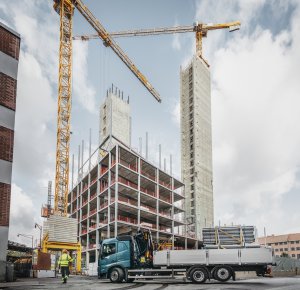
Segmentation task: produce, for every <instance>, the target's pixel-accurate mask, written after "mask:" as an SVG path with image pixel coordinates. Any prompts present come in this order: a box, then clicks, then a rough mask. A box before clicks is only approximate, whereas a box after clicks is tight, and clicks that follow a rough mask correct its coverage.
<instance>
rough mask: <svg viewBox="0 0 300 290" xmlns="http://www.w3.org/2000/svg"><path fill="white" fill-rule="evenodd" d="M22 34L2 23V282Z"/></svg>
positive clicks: (0, 40)
mask: <svg viewBox="0 0 300 290" xmlns="http://www.w3.org/2000/svg"><path fill="white" fill-rule="evenodd" d="M19 51H20V35H19V34H18V33H17V32H15V31H13V30H12V29H11V28H9V27H7V26H6V25H4V24H3V23H1V22H0V281H4V279H5V273H6V254H7V244H8V230H9V214H10V199H11V198H10V196H11V176H12V165H13V147H14V127H15V110H16V96H17V74H18V63H19Z"/></svg>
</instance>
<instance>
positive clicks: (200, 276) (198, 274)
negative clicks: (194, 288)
mask: <svg viewBox="0 0 300 290" xmlns="http://www.w3.org/2000/svg"><path fill="white" fill-rule="evenodd" d="M190 278H191V280H192V282H193V283H198V284H200V283H204V282H205V281H206V280H207V272H206V271H205V269H203V268H195V269H193V270H192V272H191V274H190Z"/></svg>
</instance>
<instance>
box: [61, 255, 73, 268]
mask: <svg viewBox="0 0 300 290" xmlns="http://www.w3.org/2000/svg"><path fill="white" fill-rule="evenodd" d="M72 261H73V259H72V258H71V257H70V256H69V255H68V254H62V255H61V256H60V258H59V261H58V265H60V266H61V267H67V266H69V262H72Z"/></svg>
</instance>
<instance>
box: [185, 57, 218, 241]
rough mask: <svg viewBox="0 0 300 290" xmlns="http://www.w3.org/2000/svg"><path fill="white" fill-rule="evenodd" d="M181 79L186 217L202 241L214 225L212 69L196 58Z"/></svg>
mask: <svg viewBox="0 0 300 290" xmlns="http://www.w3.org/2000/svg"><path fill="white" fill-rule="evenodd" d="M180 78H181V80H180V85H181V101H180V104H181V166H182V179H183V183H184V184H185V198H186V200H185V202H186V203H185V210H186V215H187V219H188V220H189V221H190V222H191V223H192V224H191V225H190V226H189V227H188V229H187V231H188V234H194V233H195V234H196V236H197V238H199V239H201V238H202V229H203V228H204V227H213V225H214V210H213V175H212V136H211V92H210V91H211V89H210V71H209V67H208V65H207V63H206V62H205V61H203V60H202V59H201V58H199V57H198V56H194V57H193V59H192V61H191V63H190V64H189V65H188V66H187V67H186V68H184V69H181V72H180Z"/></svg>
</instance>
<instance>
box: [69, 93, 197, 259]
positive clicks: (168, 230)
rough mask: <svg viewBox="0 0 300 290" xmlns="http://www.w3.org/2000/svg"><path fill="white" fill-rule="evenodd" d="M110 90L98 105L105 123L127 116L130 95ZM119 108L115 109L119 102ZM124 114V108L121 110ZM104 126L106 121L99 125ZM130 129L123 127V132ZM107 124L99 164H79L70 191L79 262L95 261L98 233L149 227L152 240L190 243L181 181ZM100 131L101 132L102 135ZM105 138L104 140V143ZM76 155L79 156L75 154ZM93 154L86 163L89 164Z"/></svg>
mask: <svg viewBox="0 0 300 290" xmlns="http://www.w3.org/2000/svg"><path fill="white" fill-rule="evenodd" d="M118 98H119V97H118V96H116V94H115V93H114V92H112V91H111V92H109V94H108V96H107V98H106V100H105V103H104V105H102V106H101V108H102V113H101V118H100V119H101V120H103V118H105V119H106V121H105V122H106V124H107V127H108V128H114V126H111V125H109V124H108V123H109V122H111V121H112V120H113V118H111V116H112V115H114V114H118V113H120V112H123V113H122V114H121V115H119V116H118V120H119V121H122V120H121V119H122V118H124V119H125V124H126V120H129V119H130V118H128V114H129V112H130V111H129V110H126V109H124V106H125V107H126V106H129V104H128V101H125V100H123V101H122V100H121V103H120V99H118ZM119 103H120V104H121V107H123V109H121V110H119V109H118V108H117V104H119ZM106 106H110V107H111V108H115V110H110V112H112V114H111V115H110V118H108V116H107V115H106V116H103V108H104V107H106ZM125 111H126V112H128V114H124V112H125ZM100 128H102V133H103V128H104V125H103V124H102V125H100ZM124 132H125V134H130V132H128V131H127V133H126V131H123V134H124ZM113 133H114V132H113V130H110V134H111V135H108V136H107V137H106V138H105V139H104V140H103V142H102V144H101V146H100V148H104V145H105V144H106V145H105V148H107V149H106V150H105V151H103V150H100V151H101V152H102V154H98V153H97V152H98V151H97V152H95V154H98V158H97V164H96V165H95V166H89V167H90V168H89V169H88V170H87V172H86V173H84V172H83V168H84V166H81V168H80V169H79V180H78V182H77V184H76V185H75V186H74V187H73V188H72V190H71V191H70V193H69V196H68V212H69V213H70V216H71V217H73V218H76V219H77V220H78V236H79V240H80V242H81V245H82V259H83V264H84V261H86V265H88V264H89V263H93V262H96V261H97V259H98V254H97V252H98V245H99V242H100V241H101V240H102V239H105V238H109V237H116V236H117V235H120V234H131V233H135V232H137V231H138V230H139V229H150V230H151V233H152V235H153V240H154V241H156V242H157V243H160V244H165V245H166V246H168V247H170V248H194V247H197V240H196V239H195V238H193V237H187V236H186V235H185V233H186V229H185V227H186V223H185V221H184V209H183V200H184V196H183V183H182V182H180V181H179V180H178V179H176V178H174V177H173V176H171V175H170V174H168V173H166V172H164V171H163V170H162V169H160V168H158V167H157V166H155V165H153V164H152V163H151V162H149V161H148V160H146V159H145V158H144V157H142V156H141V155H139V154H138V153H137V152H135V151H134V150H133V149H132V148H130V147H129V146H128V145H126V144H125V143H123V142H122V141H121V140H120V139H118V138H116V137H115V136H114V135H113ZM102 137H105V136H103V135H102ZM107 144H108V145H107ZM109 144H111V145H109ZM79 159H80V158H79ZM91 159H92V156H90V158H89V160H88V161H87V162H86V164H91Z"/></svg>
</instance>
